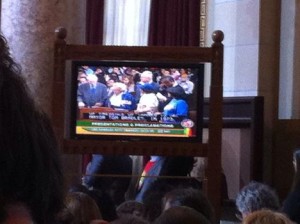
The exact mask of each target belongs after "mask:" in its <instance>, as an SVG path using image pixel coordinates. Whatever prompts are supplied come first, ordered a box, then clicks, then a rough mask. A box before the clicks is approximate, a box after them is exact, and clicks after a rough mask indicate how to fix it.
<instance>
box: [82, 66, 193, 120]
mask: <svg viewBox="0 0 300 224" xmlns="http://www.w3.org/2000/svg"><path fill="white" fill-rule="evenodd" d="M144 76H145V77H147V81H144V82H143V83H138V84H137V85H136V89H135V90H134V93H133V92H130V90H129V89H128V87H127V86H126V84H125V83H123V82H114V81H112V80H108V83H107V86H106V85H104V84H102V83H100V82H98V78H97V76H95V75H89V76H87V79H88V82H87V83H85V84H81V85H79V86H78V90H77V102H78V107H79V108H84V107H88V108H97V107H111V108H113V109H116V110H120V109H121V110H127V111H134V112H135V113H152V114H153V113H157V112H163V114H164V115H167V116H172V115H176V116H179V117H187V115H188V111H189V105H188V95H187V94H186V92H185V91H184V89H183V88H182V87H181V86H180V85H179V84H178V83H177V82H176V81H175V80H174V79H173V78H172V77H171V76H165V77H163V78H162V79H161V83H160V85H159V84H158V83H155V82H149V81H151V77H152V73H151V72H150V71H144V72H143V73H142V76H141V77H144Z"/></svg>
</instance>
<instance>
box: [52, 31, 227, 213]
mask: <svg viewBox="0 0 300 224" xmlns="http://www.w3.org/2000/svg"><path fill="white" fill-rule="evenodd" d="M55 33H56V40H55V53H54V76H53V103H52V122H53V126H54V129H55V132H56V135H57V137H58V140H59V143H60V145H61V148H62V151H63V152H64V153H77V154H84V153H101V154H128V155H165V156H177V155H185V156H200V157H206V158H207V168H206V181H205V191H206V193H207V195H208V197H209V199H210V200H211V202H212V204H213V205H214V206H215V209H216V212H217V215H219V214H220V203H221V129H222V99H223V86H222V85H223V44H222V40H223V38H224V35H223V33H222V32H221V31H215V32H214V33H213V35H212V38H213V41H214V42H213V44H212V45H211V47H203V48H200V47H129V46H100V45H74V44H67V43H66V41H65V38H66V36H67V31H66V29H64V28H63V27H59V28H57V29H56V30H55ZM204 63H209V64H210V65H211V66H210V70H211V71H210V78H211V81H210V97H209V102H210V103H209V117H208V140H207V141H205V142H204V140H203V138H202V128H203V125H202V124H203V122H202V121H203V111H202V109H203V107H202V106H203V77H202V76H203V75H204V73H203V72H202V73H201V72H199V73H197V75H196V76H197V79H198V80H199V81H198V82H197V86H198V93H197V94H196V95H195V97H197V98H196V104H195V105H194V106H195V108H194V109H195V110H194V111H189V112H191V113H190V114H192V115H191V117H190V118H189V120H190V121H192V123H193V127H196V129H194V131H195V132H194V134H186V133H189V130H190V129H191V127H189V126H184V127H183V128H179V129H178V130H179V131H178V133H180V134H178V135H175V134H173V133H175V132H173V126H168V128H164V127H165V126H166V127H167V125H165V123H163V122H161V123H159V122H160V121H161V120H160V121H157V120H155V122H148V121H147V122H145V123H143V122H140V120H139V121H138V122H136V121H134V122H129V121H128V120H122V119H121V118H120V117H122V115H123V117H126V116H127V117H131V118H130V119H133V116H134V115H131V114H128V113H127V112H124V111H121V112H120V111H117V112H116V111H109V110H106V109H104V110H106V111H102V110H103V108H102V110H101V111H100V109H99V108H96V109H95V108H85V109H82V110H80V109H78V108H77V107H76V101H75V97H74V96H75V95H76V91H77V87H76V85H77V83H76V81H74V80H75V78H74V76H75V75H76V68H78V66H82V65H85V64H86V65H102V66H104V67H108V66H112V65H114V66H117V67H122V66H127V67H132V68H133V67H140V68H143V69H145V68H149V67H161V68H165V67H167V68H172V67H175V68H178V69H179V68H189V69H196V70H197V69H198V70H201V68H203V64H204ZM76 66H77V67H76ZM72 67H73V72H72ZM198 70H197V71H198ZM74 71H75V72H74ZM74 105H75V106H74ZM119 112H120V113H121V115H120V116H119V115H118V116H117V115H116V117H117V119H116V120H117V121H112V120H109V118H108V117H110V115H115V114H118V113H119ZM104 115H107V116H106V117H105V116H104ZM84 116H85V117H84ZM100 117H105V118H103V119H102V120H101V119H100ZM95 118H96V119H98V120H93V119H95ZM152 118H153V119H156V118H157V117H150V119H152ZM82 119H85V121H88V125H91V122H89V120H92V122H94V123H99V124H96V125H100V126H88V128H87V129H89V130H92V131H95V130H96V133H97V131H99V132H98V133H97V134H96V135H94V134H91V132H88V134H86V135H85V134H82V132H76V130H78V129H76V128H78V124H82V123H84V122H82V121H83V120H82ZM138 119H143V117H142V116H141V117H138ZM80 122H81V123H80ZM180 122H181V121H180ZM180 122H179V123H176V125H177V126H176V125H174V126H176V127H178V125H179V126H180V125H182V124H180ZM100 123H101V124H100ZM130 124H132V125H135V124H136V125H137V126H140V125H141V124H143V125H146V126H147V128H143V129H140V130H142V132H143V134H141V133H140V132H139V131H140V130H134V129H130ZM152 124H153V126H151V125H152ZM160 124H163V125H161V126H159V125H160ZM173 124H175V123H173ZM101 125H119V126H122V125H124V126H126V125H128V126H127V127H128V130H127V129H126V130H124V128H123V129H120V128H118V129H115V128H112V127H111V126H110V127H109V128H108V129H106V128H105V127H103V126H101ZM149 126H151V128H149ZM80 128H83V126H80ZM84 128H85V127H84ZM157 128H160V130H159V131H161V132H164V131H165V133H171V134H170V135H171V136H168V135H167V134H166V135H160V134H157V135H155V134H153V133H154V132H155V131H156V130H157ZM154 129H155V130H154ZM103 130H105V131H103ZM115 131H120V132H115ZM126 131H129V132H128V133H129V134H128V133H126ZM111 132H113V133H111ZM144 133H147V134H144ZM148 133H152V134H148ZM183 133H185V134H183Z"/></svg>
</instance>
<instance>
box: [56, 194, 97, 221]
mask: <svg viewBox="0 0 300 224" xmlns="http://www.w3.org/2000/svg"><path fill="white" fill-rule="evenodd" d="M65 206H66V207H65V209H63V210H62V212H61V214H60V215H59V219H60V221H61V222H62V223H72V224H81V223H90V222H91V221H92V220H96V219H102V216H101V213H100V210H99V207H98V205H97V204H96V202H95V201H94V199H92V198H91V197H90V196H89V195H88V194H86V193H82V192H70V193H68V194H67V196H66V198H65Z"/></svg>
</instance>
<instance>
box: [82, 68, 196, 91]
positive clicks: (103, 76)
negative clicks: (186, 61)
mask: <svg viewBox="0 0 300 224" xmlns="http://www.w3.org/2000/svg"><path fill="white" fill-rule="evenodd" d="M198 70H199V69H190V68H187V69H186V68H180V69H177V68H131V67H93V66H82V67H80V68H79V69H78V81H79V82H80V83H85V82H87V79H86V78H87V76H88V75H96V76H97V77H98V81H99V82H100V83H103V84H107V81H108V80H110V79H112V80H113V81H114V82H124V83H125V84H126V85H127V87H128V89H129V91H132V90H134V88H135V85H136V84H139V83H142V84H143V83H148V82H156V83H160V80H161V78H163V77H165V76H171V77H172V78H173V79H174V80H175V81H177V82H178V84H179V85H181V86H182V87H183V88H184V90H185V92H186V94H192V92H193V89H194V83H195V81H196V80H197V75H195V74H196V73H199V71H198ZM144 71H150V72H151V73H152V75H151V77H148V76H147V74H146V73H145V74H143V72H144ZM194 73H195V74H194ZM147 79H149V80H147Z"/></svg>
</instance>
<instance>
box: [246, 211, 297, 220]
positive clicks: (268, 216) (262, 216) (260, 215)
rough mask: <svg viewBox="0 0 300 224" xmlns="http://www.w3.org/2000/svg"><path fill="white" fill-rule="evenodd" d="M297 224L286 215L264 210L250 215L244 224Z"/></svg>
mask: <svg viewBox="0 0 300 224" xmlns="http://www.w3.org/2000/svg"><path fill="white" fill-rule="evenodd" d="M270 223H272V224H295V223H294V222H292V221H291V220H290V219H289V218H288V217H287V216H286V215H285V214H283V213H280V212H275V211H271V210H268V209H262V210H258V211H255V212H252V213H250V214H249V215H247V216H246V217H245V218H244V219H243V222H242V224H270Z"/></svg>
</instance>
